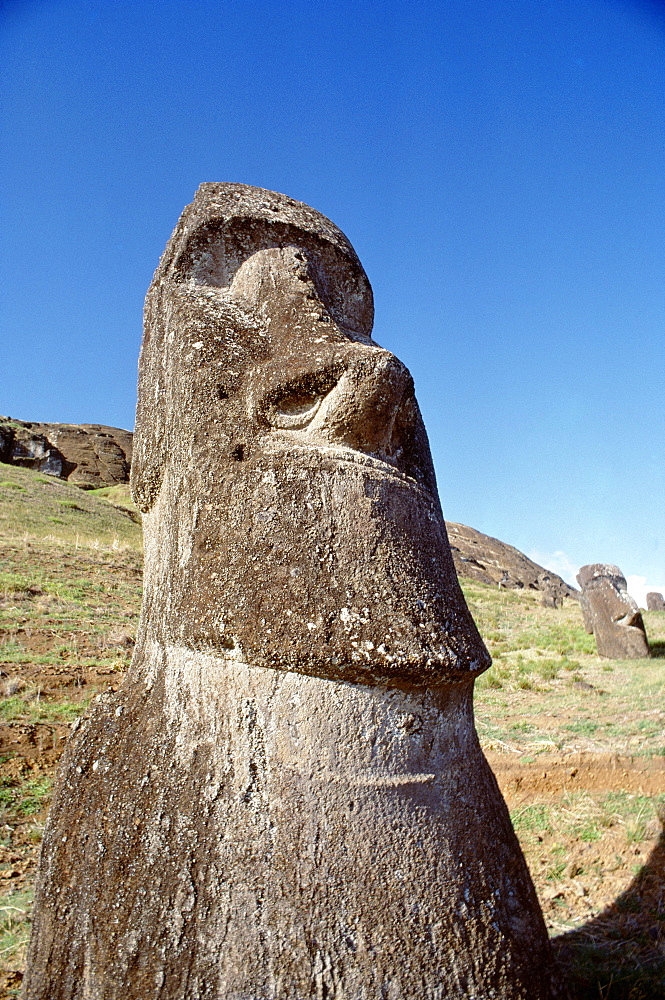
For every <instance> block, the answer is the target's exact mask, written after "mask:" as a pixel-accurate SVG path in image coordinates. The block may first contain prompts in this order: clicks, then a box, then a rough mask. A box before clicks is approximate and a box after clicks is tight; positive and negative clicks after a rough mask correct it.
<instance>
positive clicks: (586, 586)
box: [577, 563, 649, 659]
mask: <svg viewBox="0 0 665 1000" xmlns="http://www.w3.org/2000/svg"><path fill="white" fill-rule="evenodd" d="M577 582H578V583H579V585H580V587H581V588H582V601H581V606H582V613H583V615H584V621H585V626H586V629H587V632H593V634H594V636H595V638H596V647H597V649H598V654H599V656H608V657H611V658H613V659H639V658H640V657H644V656H648V655H649V643H648V642H647V637H646V632H645V630H644V622H643V621H642V615H641V614H640V609H639V608H638V606H637V603H636V601H634V600H633V598H632V597H631V596H630V594H629V593H628V591H627V589H626V578H625V577H624V575H623V573H622V572H621V570H620V569H619V567H618V566H611V565H609V564H607V563H592V564H590V565H589V566H582V567H581V569H580V571H579V573H578V574H577Z"/></svg>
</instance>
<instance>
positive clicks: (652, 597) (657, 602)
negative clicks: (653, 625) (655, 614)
mask: <svg viewBox="0 0 665 1000" xmlns="http://www.w3.org/2000/svg"><path fill="white" fill-rule="evenodd" d="M647 611H665V598H664V597H663V595H662V594H661V593H660V591H658V590H651V591H650V592H649V593H648V594H647Z"/></svg>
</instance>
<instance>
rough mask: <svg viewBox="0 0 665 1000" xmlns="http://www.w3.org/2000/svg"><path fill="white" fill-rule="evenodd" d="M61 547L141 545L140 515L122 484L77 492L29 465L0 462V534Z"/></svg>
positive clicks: (76, 489) (76, 488)
mask: <svg viewBox="0 0 665 1000" xmlns="http://www.w3.org/2000/svg"><path fill="white" fill-rule="evenodd" d="M23 537H25V538H32V539H37V538H39V539H44V540H47V541H52V542H60V543H61V544H63V545H65V546H74V548H76V547H77V546H78V545H87V546H90V545H95V544H97V545H98V546H102V547H103V546H111V547H114V548H115V549H121V548H130V549H135V550H139V549H140V548H141V529H140V517H139V515H138V512H137V511H136V508H135V507H134V505H133V504H132V502H131V499H130V497H129V490H128V488H127V487H126V486H113V487H107V488H105V489H100V490H81V489H79V488H78V487H77V486H71V485H70V484H69V483H66V482H63V480H61V479H56V478H55V477H53V476H45V475H42V474H41V473H38V472H33V471H32V470H31V469H21V468H19V467H18V466H15V465H5V464H3V463H0V538H3V539H6V540H10V539H11V540H14V541H16V540H18V539H20V538H23Z"/></svg>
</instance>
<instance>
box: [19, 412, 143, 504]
mask: <svg viewBox="0 0 665 1000" xmlns="http://www.w3.org/2000/svg"><path fill="white" fill-rule="evenodd" d="M132 437H133V435H132V433H131V431H124V430H121V429H120V428H119V427H106V426H104V425H103V424H43V423H36V422H34V421H26V420H13V419H12V418H11V417H0V462H6V463H7V464H8V465H20V466H23V468H26V469H36V470H38V471H39V472H42V473H44V474H45V475H47V476H56V477H58V478H59V479H66V480H67V481H68V482H70V483H73V484H74V485H75V486H80V487H81V488H82V489H98V488H99V487H102V486H115V485H116V484H117V483H127V482H129V470H130V466H131V461H132Z"/></svg>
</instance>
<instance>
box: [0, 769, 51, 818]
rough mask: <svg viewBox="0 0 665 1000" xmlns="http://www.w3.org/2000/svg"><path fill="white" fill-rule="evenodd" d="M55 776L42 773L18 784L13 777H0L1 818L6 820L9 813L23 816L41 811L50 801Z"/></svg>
mask: <svg viewBox="0 0 665 1000" xmlns="http://www.w3.org/2000/svg"><path fill="white" fill-rule="evenodd" d="M52 788H53V778H52V777H51V776H50V775H41V776H40V777H39V778H29V779H28V780H27V781H23V782H21V784H19V785H16V784H15V783H14V782H13V781H12V780H11V779H8V778H0V820H4V821H5V822H6V817H7V814H10V813H11V814H15V815H19V816H22V817H25V816H34V815H36V814H37V813H40V812H41V811H42V810H43V809H44V808H45V807H46V806H47V805H48V802H49V799H50V797H51V791H52Z"/></svg>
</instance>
